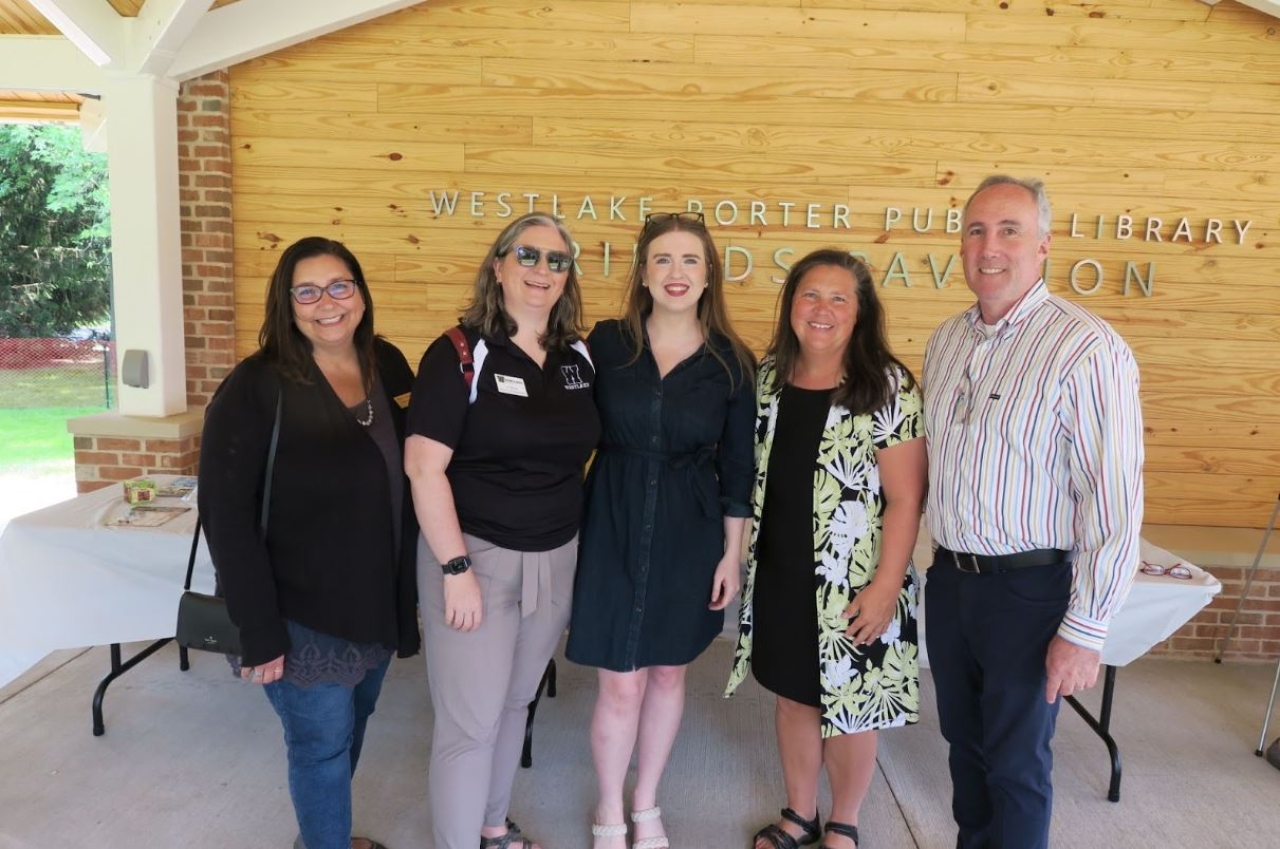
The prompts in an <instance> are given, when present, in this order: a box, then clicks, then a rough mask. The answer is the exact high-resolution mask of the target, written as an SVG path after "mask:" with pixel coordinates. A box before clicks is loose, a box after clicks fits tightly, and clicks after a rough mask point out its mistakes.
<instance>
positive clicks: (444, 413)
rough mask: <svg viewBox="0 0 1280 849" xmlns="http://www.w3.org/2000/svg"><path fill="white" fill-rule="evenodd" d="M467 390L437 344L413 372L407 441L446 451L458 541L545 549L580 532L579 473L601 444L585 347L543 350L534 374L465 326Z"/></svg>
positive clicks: (447, 347) (441, 342)
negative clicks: (470, 371) (464, 537)
mask: <svg viewBox="0 0 1280 849" xmlns="http://www.w3.org/2000/svg"><path fill="white" fill-rule="evenodd" d="M464 332H465V333H466V336H467V340H468V342H469V343H470V344H471V350H472V356H473V358H474V361H475V377H474V379H473V382H472V388H471V390H470V392H468V389H467V385H466V381H465V380H464V378H463V376H462V371H461V369H460V368H459V360H458V353H457V351H456V350H455V349H454V346H453V343H452V342H451V341H449V339H448V338H447V337H445V336H441V337H440V338H439V339H437V340H436V341H434V342H432V343H431V346H430V347H429V348H427V352H426V353H425V354H423V356H422V363H421V365H419V366H418V378H417V382H416V383H415V384H414V387H413V400H412V402H411V404H410V407H409V426H408V429H409V433H411V434H419V435H421V436H425V437H427V438H429V439H434V440H436V441H437V442H440V443H443V444H445V445H448V446H449V447H450V448H452V449H453V459H452V461H451V462H450V463H449V468H448V476H449V484H450V486H451V488H452V489H453V502H454V506H455V508H456V509H457V513H458V522H459V524H460V525H461V526H462V530H463V531H464V532H465V533H468V534H471V535H473V536H477V537H480V538H481V539H484V540H488V541H489V542H492V543H494V544H496V545H499V546H501V547H503V548H510V549H514V550H517V551H549V550H550V549H553V548H557V547H559V546H561V545H564V544H565V543H567V542H568V541H569V540H571V539H573V535H574V534H576V533H577V532H578V525H579V523H580V521H581V517H582V472H583V467H584V466H585V465H586V462H587V458H588V457H590V456H591V452H592V450H593V449H594V448H595V447H596V442H597V441H599V439H600V417H599V416H598V415H597V414H596V405H595V399H594V397H593V396H594V392H593V389H592V386H593V384H594V383H595V369H594V368H593V367H592V365H591V360H590V358H589V357H588V356H587V348H586V345H585V344H584V343H582V342H577V343H575V344H574V346H573V347H572V348H570V349H568V350H563V351H548V352H547V361H546V363H545V364H544V365H543V366H542V367H541V368H539V367H538V364H537V363H535V362H534V361H533V360H532V359H530V358H529V355H528V354H526V353H525V352H524V351H522V350H520V348H519V346H517V345H516V344H515V343H513V342H511V341H510V340H509V339H508V338H507V337H506V335H505V334H503V335H502V336H501V337H498V338H489V337H482V336H480V335H479V334H478V333H476V332H475V331H473V330H471V329H469V328H464Z"/></svg>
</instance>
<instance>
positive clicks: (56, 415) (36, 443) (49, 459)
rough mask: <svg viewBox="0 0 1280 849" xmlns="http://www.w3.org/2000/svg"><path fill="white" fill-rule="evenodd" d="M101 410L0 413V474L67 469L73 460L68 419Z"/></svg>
mask: <svg viewBox="0 0 1280 849" xmlns="http://www.w3.org/2000/svg"><path fill="white" fill-rule="evenodd" d="M102 410H103V408H102V407H40V408H36V409H22V410H2V409H0V433H3V434H4V437H3V439H0V473H12V472H21V471H26V472H38V471H42V470H45V469H48V468H49V467H56V468H57V469H58V470H63V469H66V468H70V466H71V461H72V459H73V452H72V443H71V434H69V433H67V419H71V418H75V417H76V416H86V415H89V414H90V413H101V412H102Z"/></svg>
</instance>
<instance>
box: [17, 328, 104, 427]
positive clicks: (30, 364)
mask: <svg viewBox="0 0 1280 849" xmlns="http://www.w3.org/2000/svg"><path fill="white" fill-rule="evenodd" d="M114 360H115V356H114V345H113V343H112V342H111V340H110V338H109V337H108V336H107V335H106V334H103V333H101V332H99V331H84V332H82V333H79V334H77V335H76V336H74V337H56V338H44V339H0V410H17V409H36V408H41V407H97V408H101V409H106V408H108V407H110V406H111V395H112V387H113V381H114V376H115V362H114Z"/></svg>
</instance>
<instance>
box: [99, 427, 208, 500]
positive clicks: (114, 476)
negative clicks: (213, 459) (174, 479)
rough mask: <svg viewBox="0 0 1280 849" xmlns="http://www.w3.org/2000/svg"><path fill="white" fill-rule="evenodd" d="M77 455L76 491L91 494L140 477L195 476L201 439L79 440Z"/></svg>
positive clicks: (196, 437)
mask: <svg viewBox="0 0 1280 849" xmlns="http://www.w3.org/2000/svg"><path fill="white" fill-rule="evenodd" d="M75 452H76V491H77V492H91V491H93V490H95V489H101V488H102V487H104V486H111V485H112V484H113V483H115V482H116V481H122V480H126V479H128V478H135V477H138V476H140V475H149V474H180V475H193V474H195V473H196V468H197V466H198V464H199V460H200V436H199V434H196V435H193V436H186V437H182V438H181V439H148V438H142V437H139V438H136V439H135V438H132V437H123V436H77V437H75Z"/></svg>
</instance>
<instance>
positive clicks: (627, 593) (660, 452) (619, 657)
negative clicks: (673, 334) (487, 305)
mask: <svg viewBox="0 0 1280 849" xmlns="http://www.w3.org/2000/svg"><path fill="white" fill-rule="evenodd" d="M588 342H589V344H590V347H591V356H592V359H593V360H594V362H595V368H596V387H595V391H596V405H597V407H598V408H599V410H600V421H601V426H602V429H603V441H602V442H601V444H600V449H599V453H598V454H597V455H596V459H595V462H594V463H593V464H592V466H591V470H590V472H589V474H588V476H587V483H586V514H585V516H584V519H583V524H582V534H581V537H580V541H579V554H578V574H577V579H576V581H575V584H574V593H573V614H572V619H571V621H570V624H569V643H568V646H567V647H566V649H565V655H566V656H567V657H568V658H569V659H570V660H572V661H574V662H575V663H581V664H585V665H588V666H596V667H601V668H604V669H609V670H613V671H615V672H629V671H631V670H634V669H639V668H641V667H645V666H655V665H664V666H665V665H680V664H685V663H688V662H690V661H691V660H693V659H694V658H695V657H697V656H698V655H699V654H700V653H701V652H702V651H703V650H704V649H706V647H707V646H708V645H710V643H711V640H713V639H714V638H715V636H716V635H717V634H718V633H720V630H721V628H722V627H723V625H724V613H723V611H713V610H708V609H707V605H708V604H710V602H711V582H712V578H713V576H714V574H715V568H716V564H717V563H719V562H720V559H721V558H722V557H723V556H724V550H725V541H724V517H725V516H740V517H743V518H746V517H748V516H750V515H751V509H750V506H749V503H748V502H749V499H750V493H751V482H752V472H753V465H754V464H753V460H752V451H753V446H752V429H753V426H754V421H755V389H754V383H753V380H752V376H751V375H749V374H747V375H744V374H741V373H739V366H738V363H737V361H736V359H735V358H734V356H733V352H732V349H731V348H730V346H729V343H728V341H727V340H725V339H723V338H713V339H712V340H710V342H709V344H710V345H714V346H715V349H716V352H717V353H719V354H720V359H717V358H716V357H715V356H713V355H712V354H711V352H710V351H708V350H707V349H706V347H705V346H704V348H703V349H702V350H700V351H699V352H697V353H695V354H693V355H692V356H690V357H689V358H688V359H686V360H684V361H683V362H681V363H680V364H679V365H677V366H676V367H675V368H673V369H672V370H671V371H670V372H669V373H668V374H667V376H666V377H665V378H663V377H660V376H659V373H658V365H657V362H656V361H655V360H654V358H653V354H652V353H651V352H650V350H649V347H648V340H647V339H646V340H645V348H644V350H643V351H642V352H641V355H640V358H639V359H637V360H635V362H631V360H632V359H633V354H632V346H631V344H630V342H629V340H628V339H627V337H626V336H625V331H624V329H623V325H622V323H621V322H619V321H605V322H601V323H600V324H598V325H596V328H595V330H593V331H592V332H591V336H590V337H589V339H588ZM721 360H723V361H724V362H725V363H727V364H728V366H729V369H730V370H731V372H732V387H731V380H730V378H731V374H730V371H726V370H725V366H724V365H722V363H721ZM735 544H736V541H735Z"/></svg>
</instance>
